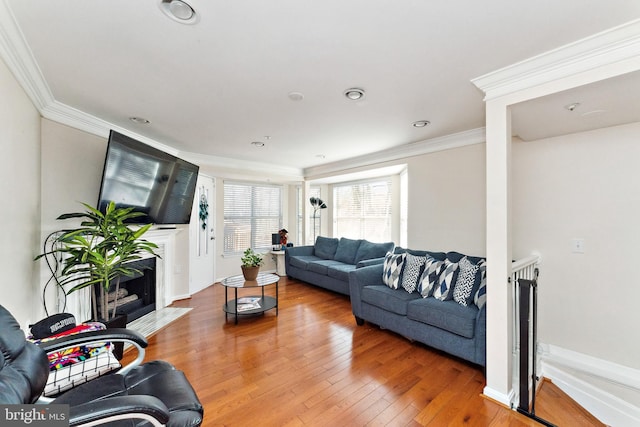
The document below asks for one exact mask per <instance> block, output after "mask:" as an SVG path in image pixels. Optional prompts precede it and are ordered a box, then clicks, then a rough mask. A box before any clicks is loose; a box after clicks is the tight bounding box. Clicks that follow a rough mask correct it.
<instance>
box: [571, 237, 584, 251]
mask: <svg viewBox="0 0 640 427" xmlns="http://www.w3.org/2000/svg"><path fill="white" fill-rule="evenodd" d="M571 252H573V253H574V254H583V253H584V239H573V240H571Z"/></svg>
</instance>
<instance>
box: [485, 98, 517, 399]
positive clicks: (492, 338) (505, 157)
mask: <svg viewBox="0 0 640 427" xmlns="http://www.w3.org/2000/svg"><path fill="white" fill-rule="evenodd" d="M486 108H487V110H486V114H487V146H486V154H487V375H486V378H487V385H486V387H485V389H484V394H485V395H487V396H488V397H490V398H492V399H494V400H497V401H498V402H501V403H503V404H505V405H507V406H510V405H511V403H512V402H513V399H514V390H513V384H512V362H513V361H512V329H513V320H512V319H513V313H512V311H513V310H512V305H511V300H512V297H513V295H512V294H513V291H512V288H511V286H510V284H509V283H508V279H509V277H510V276H511V258H512V257H511V188H510V187H511V184H510V183H511V113H510V110H509V107H508V106H507V105H506V104H504V103H503V102H500V101H499V100H492V101H488V102H487V104H486Z"/></svg>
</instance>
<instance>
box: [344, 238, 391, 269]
mask: <svg viewBox="0 0 640 427" xmlns="http://www.w3.org/2000/svg"><path fill="white" fill-rule="evenodd" d="M394 246H395V243H393V242H386V243H372V242H369V241H368V240H362V241H360V246H358V252H356V258H355V262H354V264H357V263H359V262H360V261H362V260H365V259H373V258H384V256H385V255H386V254H387V252H391V251H392V250H393V247H394Z"/></svg>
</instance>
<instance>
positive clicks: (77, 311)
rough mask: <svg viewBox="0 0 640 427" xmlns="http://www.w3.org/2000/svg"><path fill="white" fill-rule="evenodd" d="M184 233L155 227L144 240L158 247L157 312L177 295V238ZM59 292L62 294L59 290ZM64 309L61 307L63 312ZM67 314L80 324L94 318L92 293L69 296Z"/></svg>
mask: <svg viewBox="0 0 640 427" xmlns="http://www.w3.org/2000/svg"><path fill="white" fill-rule="evenodd" d="M180 231H182V229H181V228H175V227H174V228H164V227H154V228H151V229H150V230H149V231H147V232H146V233H145V234H144V235H143V238H144V239H146V240H148V241H150V242H153V243H155V244H156V245H158V248H157V249H156V250H155V252H156V253H157V254H158V255H159V257H158V258H157V259H156V310H159V309H161V308H164V307H166V306H167V305H169V304H171V303H172V302H173V299H174V298H173V297H174V294H175V291H174V285H173V274H170V273H171V272H172V271H173V265H174V264H175V246H176V245H175V236H176V235H177V234H178V233H179V232H180ZM152 256H153V255H150V254H144V255H143V256H142V258H151V257H152ZM59 292H61V291H60V290H59ZM58 301H59V303H62V302H63V301H64V298H63V297H62V295H58ZM61 309H62V307H59V311H61ZM65 311H66V312H67V313H71V314H73V315H74V316H75V318H76V320H77V321H78V322H85V321H87V320H89V319H91V317H92V310H91V291H90V289H89V288H85V289H82V290H80V291H77V292H74V293H72V294H70V295H67V298H66V309H65Z"/></svg>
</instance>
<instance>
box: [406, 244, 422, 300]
mask: <svg viewBox="0 0 640 427" xmlns="http://www.w3.org/2000/svg"><path fill="white" fill-rule="evenodd" d="M426 261H427V257H424V256H416V255H411V254H409V253H408V254H407V257H406V258H405V261H404V271H403V272H402V287H403V288H404V290H405V291H407V292H409V293H412V292H413V291H415V290H416V287H417V286H418V279H419V278H420V274H422V268H423V267H424V264H425V262H426Z"/></svg>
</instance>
